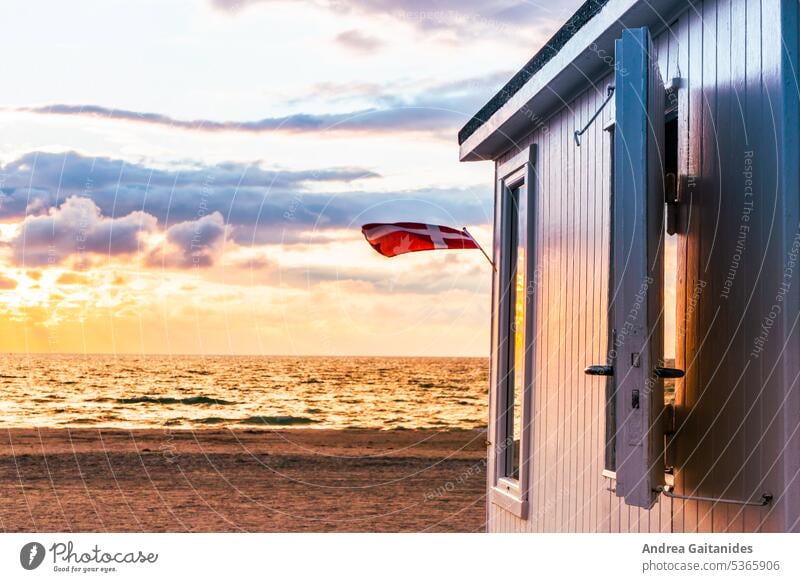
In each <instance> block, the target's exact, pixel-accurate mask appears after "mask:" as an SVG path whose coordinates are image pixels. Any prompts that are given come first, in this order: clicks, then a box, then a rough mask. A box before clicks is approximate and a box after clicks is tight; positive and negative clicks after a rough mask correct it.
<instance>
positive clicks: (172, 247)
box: [146, 212, 225, 269]
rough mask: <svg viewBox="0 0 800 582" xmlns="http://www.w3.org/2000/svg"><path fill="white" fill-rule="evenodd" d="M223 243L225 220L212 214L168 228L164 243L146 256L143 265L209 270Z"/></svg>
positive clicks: (215, 213)
mask: <svg viewBox="0 0 800 582" xmlns="http://www.w3.org/2000/svg"><path fill="white" fill-rule="evenodd" d="M224 240H225V221H224V220H223V218H222V215H221V214H220V213H219V212H214V213H213V214H209V215H207V216H203V217H201V218H198V219H197V220H187V221H186V222H181V223H179V224H176V225H174V226H171V227H170V228H169V229H168V230H167V235H166V241H165V242H164V244H163V245H161V246H160V247H159V248H158V249H156V250H154V251H152V252H151V253H150V254H149V255H148V256H147V260H146V263H147V265H148V266H151V267H166V268H177V269H188V268H192V267H198V268H199V267H210V266H211V265H213V264H214V260H215V259H216V256H217V255H218V253H219V251H220V250H221V247H222V243H223V242H224Z"/></svg>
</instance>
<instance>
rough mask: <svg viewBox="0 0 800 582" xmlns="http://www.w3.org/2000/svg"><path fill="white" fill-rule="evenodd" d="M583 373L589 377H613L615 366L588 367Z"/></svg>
mask: <svg viewBox="0 0 800 582" xmlns="http://www.w3.org/2000/svg"><path fill="white" fill-rule="evenodd" d="M583 373H584V374H586V375H587V376H613V375H614V366H587V367H586V368H584V369H583Z"/></svg>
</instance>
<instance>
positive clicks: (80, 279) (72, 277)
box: [56, 273, 91, 285]
mask: <svg viewBox="0 0 800 582" xmlns="http://www.w3.org/2000/svg"><path fill="white" fill-rule="evenodd" d="M90 282H91V280H90V279H89V277H86V276H85V275H81V274H79V273H62V274H61V275H59V276H58V279H56V283H57V284H59V285H88V284H89V283H90Z"/></svg>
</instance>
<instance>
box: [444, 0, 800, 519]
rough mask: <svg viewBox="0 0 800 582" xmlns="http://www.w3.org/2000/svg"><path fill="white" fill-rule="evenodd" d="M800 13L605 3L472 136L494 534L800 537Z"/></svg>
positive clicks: (717, 1)
mask: <svg viewBox="0 0 800 582" xmlns="http://www.w3.org/2000/svg"><path fill="white" fill-rule="evenodd" d="M798 12H800V5H799V4H798V2H797V1H796V0H703V1H697V2H687V1H685V0H684V1H674V0H590V1H588V2H586V3H585V4H584V5H583V6H581V8H580V9H579V10H578V12H577V13H576V14H575V15H574V16H573V17H572V18H571V19H570V20H569V21H568V22H567V23H566V24H565V25H564V26H563V27H562V28H561V29H560V30H559V31H558V33H556V35H555V36H554V37H553V38H552V39H551V40H550V42H549V43H548V44H547V45H546V46H545V47H544V48H543V49H542V50H541V51H539V52H538V53H537V54H536V55H535V56H534V57H533V58H532V59H531V60H530V61H529V62H528V64H527V65H525V67H524V68H523V69H522V70H521V71H519V73H517V74H516V75H515V76H514V77H513V78H512V79H511V80H510V81H509V82H508V84H507V85H506V86H505V87H504V88H503V89H502V90H501V91H500V92H499V93H498V94H497V95H496V96H495V97H494V98H493V99H492V100H491V101H490V102H489V103H487V104H486V105H485V106H484V107H483V108H482V109H481V110H480V111H479V112H478V113H477V114H476V115H475V117H474V118H473V119H472V120H470V121H469V122H468V123H467V125H466V126H465V127H464V128H463V129H462V130H461V132H460V133H459V143H460V157H461V160H462V161H481V160H491V161H492V162H493V163H494V165H495V169H496V171H495V175H496V180H495V238H494V260H495V264H496V267H497V272H496V274H495V276H494V285H493V298H492V314H493V318H492V321H493V323H492V376H491V386H490V418H489V438H488V441H489V447H488V455H489V465H488V466H489V470H488V495H487V505H488V529H489V530H490V531H612V532H617V531H619V532H629V531H662V532H684V531H685V532H689V531H691V532H694V531H703V532H709V531H714V532H718V531H719V532H750V531H800V430H798V429H800V386H799V384H800V322H799V321H798V319H799V318H800V280H799V279H798V274H799V273H800V263H798V259H799V255H800V230H799V229H798V227H799V226H800V155H799V154H798V144H800V121H799V120H798V109H799V108H800V98H799V97H798V96H799V95H800V92H799V91H798V76H799V75H798V73H800V71H799V69H800V58H798V57H799V56H800V51H799V50H798V27H799V26H800V18H799V16H798ZM607 100H608V103H607V104H606V105H605V106H604V103H605V102H606V101H607ZM672 358H674V363H673V362H672ZM681 371H685V376H684V377H679V378H672V379H670V378H669V377H670V376H680V375H681ZM665 378H666V380H665ZM665 383H666V384H667V388H666V390H665Z"/></svg>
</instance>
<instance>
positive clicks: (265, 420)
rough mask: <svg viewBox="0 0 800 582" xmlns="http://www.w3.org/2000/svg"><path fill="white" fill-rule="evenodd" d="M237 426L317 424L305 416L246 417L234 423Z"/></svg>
mask: <svg viewBox="0 0 800 582" xmlns="http://www.w3.org/2000/svg"><path fill="white" fill-rule="evenodd" d="M236 422H237V424H266V425H273V426H274V425H279V426H288V425H295V424H315V423H317V422H319V421H318V420H314V419H313V418H308V417H305V416H248V417H247V418H244V419H242V420H239V421H236Z"/></svg>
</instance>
